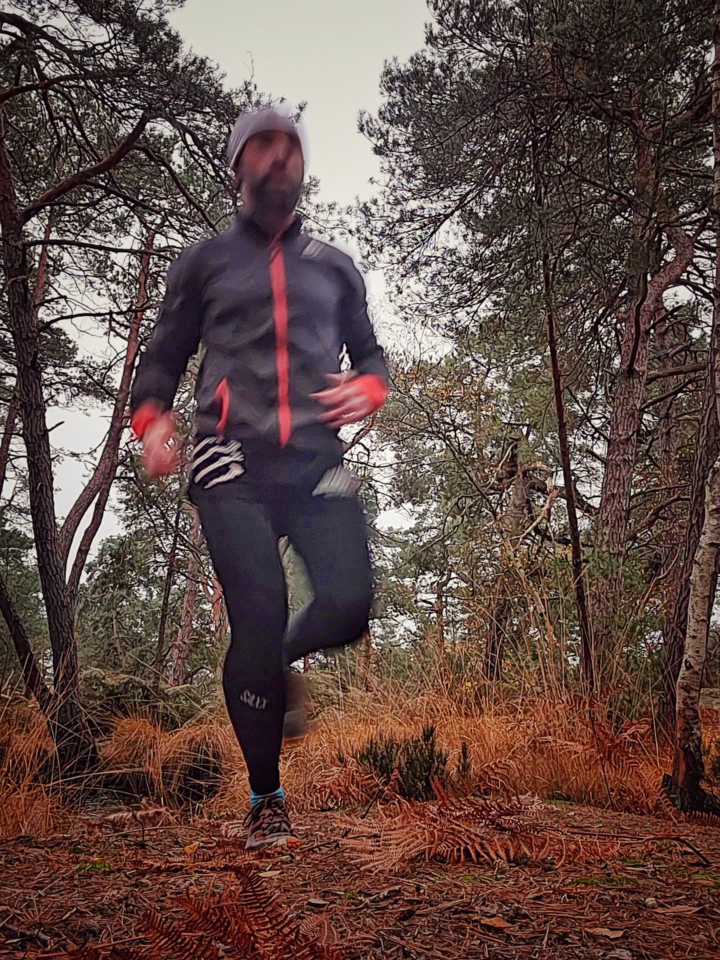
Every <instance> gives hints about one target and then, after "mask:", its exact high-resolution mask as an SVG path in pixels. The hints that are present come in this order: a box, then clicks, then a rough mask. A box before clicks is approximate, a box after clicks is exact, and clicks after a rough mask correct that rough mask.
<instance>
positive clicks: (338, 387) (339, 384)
mask: <svg viewBox="0 0 720 960" xmlns="http://www.w3.org/2000/svg"><path fill="white" fill-rule="evenodd" d="M363 379H364V378H363V377H358V376H357V374H356V373H353V372H352V371H349V372H347V373H329V374H328V382H329V383H330V384H331V386H330V387H328V389H327V390H321V391H320V393H313V394H312V396H313V397H314V398H315V399H316V400H318V401H319V402H320V403H322V404H323V406H325V407H327V410H326V411H325V412H324V413H323V414H322V415H321V417H320V419H321V420H325V421H326V423H329V424H330V426H331V427H344V426H345V425H346V424H348V423H358V422H359V421H360V420H364V419H365V418H366V417H369V416H370V414H371V413H375V411H376V410H377V408H378V404H377V401H376V399H375V398H373V397H372V396H371V395H370V394H369V392H368V390H367V388H366V386H365V385H364V384H363V383H362V381H363Z"/></svg>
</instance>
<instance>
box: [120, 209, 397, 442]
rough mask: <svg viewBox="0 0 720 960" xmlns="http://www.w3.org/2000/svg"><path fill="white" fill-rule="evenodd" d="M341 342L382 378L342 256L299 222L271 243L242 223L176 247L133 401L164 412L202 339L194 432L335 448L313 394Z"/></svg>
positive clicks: (361, 302)
mask: <svg viewBox="0 0 720 960" xmlns="http://www.w3.org/2000/svg"><path fill="white" fill-rule="evenodd" d="M343 345H345V346H346V347H347V350H348V354H349V357H350V361H351V364H352V367H353V369H354V370H355V371H356V372H357V373H358V374H372V375H373V376H375V377H378V378H380V380H381V381H382V382H383V383H384V384H387V379H388V372H387V366H386V363H385V359H384V356H383V351H382V348H381V347H380V346H379V345H378V343H377V340H376V339H375V334H374V333H373V329H372V325H371V323H370V320H369V318H368V314H367V305H366V301H365V286H364V284H363V280H362V277H361V276H360V274H359V273H358V271H357V270H356V268H355V266H354V264H353V262H352V260H351V258H350V257H348V256H346V255H345V254H344V253H341V252H340V251H339V250H336V249H335V248H334V247H332V246H330V245H329V244H327V243H323V242H322V241H320V240H315V239H314V238H312V237H310V236H308V235H307V234H305V233H302V232H301V229H300V221H299V220H297V221H296V222H295V223H294V224H293V225H292V226H291V227H290V228H289V229H288V230H287V231H286V232H285V233H284V234H283V236H282V237H281V238H280V239H279V240H276V241H274V242H273V243H269V242H268V240H267V238H266V237H265V235H264V234H263V233H262V231H261V230H260V228H259V227H258V226H257V225H256V224H255V223H254V222H253V221H252V220H251V219H247V218H244V217H238V218H237V219H236V220H235V222H234V223H233V225H232V227H231V228H230V229H229V230H227V231H226V232H224V233H222V234H220V235H218V236H216V237H213V238H212V239H210V240H205V241H203V242H201V243H198V244H195V245H194V246H192V247H189V248H188V249H187V250H185V251H184V252H183V253H182V254H181V255H180V256H179V257H178V259H177V261H176V262H175V263H174V264H173V265H172V266H171V268H170V270H169V273H168V279H167V289H166V293H165V299H164V302H163V305H162V308H161V310H160V315H159V317H158V321H157V325H156V327H155V330H154V332H153V335H152V338H151V340H150V344H149V346H148V348H147V350H146V351H145V353H144V355H143V356H142V358H141V361H140V365H139V368H138V371H137V375H136V377H135V382H134V384H133V389H132V394H131V401H130V406H131V409H132V411H137V410H138V409H139V408H140V407H142V406H143V404H146V403H148V402H154V403H155V404H156V405H157V406H158V407H159V408H160V409H161V410H167V409H169V408H170V407H171V406H172V404H173V400H174V397H175V391H176V389H177V385H178V381H179V379H180V377H181V376H182V374H183V372H184V370H185V367H186V365H187V362H188V360H189V358H190V357H191V356H192V355H193V354H194V353H195V351H196V350H197V349H198V346H202V348H203V350H204V355H203V356H202V360H201V365H200V371H199V374H198V378H197V384H196V389H195V396H196V399H197V414H196V426H197V432H198V434H201V435H210V434H214V433H223V434H224V435H226V436H228V437H233V438H237V439H240V440H244V439H251V438H252V439H255V438H257V439H262V440H270V441H273V442H275V443H279V444H280V446H286V445H287V444H288V443H290V444H292V445H293V446H299V447H303V448H309V449H318V448H322V447H327V446H328V444H335V445H336V444H337V431H336V430H333V429H331V428H330V427H328V426H327V425H326V424H324V423H323V422H322V421H321V420H320V419H319V415H320V414H321V413H322V412H323V409H324V408H323V407H322V405H321V404H320V403H318V401H317V400H315V399H313V398H312V396H311V394H312V393H316V392H318V391H320V390H323V389H325V388H326V387H327V386H328V382H327V374H329V373H338V372H339V370H340V355H341V353H342V348H343Z"/></svg>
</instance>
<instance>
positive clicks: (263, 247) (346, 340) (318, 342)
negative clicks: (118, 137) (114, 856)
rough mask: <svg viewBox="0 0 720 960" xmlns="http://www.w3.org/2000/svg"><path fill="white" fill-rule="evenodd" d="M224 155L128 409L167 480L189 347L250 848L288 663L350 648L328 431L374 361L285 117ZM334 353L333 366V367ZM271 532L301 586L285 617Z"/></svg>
mask: <svg viewBox="0 0 720 960" xmlns="http://www.w3.org/2000/svg"><path fill="white" fill-rule="evenodd" d="M228 163H229V167H230V170H231V171H232V176H233V183H234V185H235V187H236V189H238V190H239V192H240V196H241V200H242V205H241V209H240V213H239V215H238V216H237V218H236V220H235V222H234V223H233V225H232V226H231V227H230V229H229V230H227V231H226V232H225V233H222V234H220V235H218V236H215V237H212V238H211V239H209V240H205V241H203V242H201V243H197V244H195V245H193V246H192V247H190V248H188V249H187V250H185V251H184V252H183V253H182V254H181V255H180V256H179V257H178V259H177V261H176V262H175V263H174V264H173V265H172V266H171V268H170V271H169V273H168V278H167V288H166V293H165V299H164V302H163V305H162V308H161V310H160V314H159V317H158V320H157V324H156V327H155V330H154V331H153V335H152V338H151V340H150V344H149V346H148V348H147V350H146V351H145V353H144V355H143V357H142V359H141V361H140V366H139V369H138V372H137V376H136V378H135V382H134V385H133V390H132V397H131V412H132V425H133V429H134V431H135V434H136V436H137V437H139V438H140V439H142V443H143V448H144V449H143V452H144V466H145V469H146V471H147V473H148V474H149V475H150V476H151V477H160V476H164V475H167V474H168V473H169V472H171V471H172V470H173V469H174V468H175V466H176V458H177V455H176V446H175V443H174V420H173V414H172V405H173V401H174V397H175V392H176V389H177V385H178V382H179V380H180V377H181V376H182V374H183V372H184V370H185V367H186V365H187V362H188V360H189V358H190V357H191V356H192V355H193V354H194V353H195V352H196V351H197V349H198V347H201V348H202V350H203V356H202V362H201V365H200V371H199V373H198V377H197V384H196V390H195V395H196V401H197V413H196V424H195V425H196V435H195V442H194V448H193V456H192V462H191V466H190V471H189V480H190V486H189V496H190V498H191V500H192V501H193V503H195V505H196V506H197V508H198V511H199V514H200V519H201V522H202V527H203V531H204V533H205V538H206V540H207V544H208V549H209V551H210V556H211V558H212V562H213V565H214V567H215V570H216V573H217V576H218V579H219V580H220V583H221V584H222V587H223V591H224V594H225V602H226V605H227V610H228V616H229V620H230V631H231V642H230V647H229V650H228V652H227V656H226V659H225V665H224V671H223V689H224V693H225V701H226V704H227V709H228V713H229V715H230V721H231V723H232V725H233V728H234V730H235V733H236V735H237V738H238V741H239V743H240V747H241V749H242V752H243V755H244V757H245V761H246V764H247V768H248V774H249V779H250V788H251V810H250V813H249V815H248V828H249V835H248V840H247V847H248V848H249V849H254V848H259V847H263V846H268V845H273V844H286V843H287V841H288V838H289V837H291V836H292V830H291V827H290V822H289V819H288V815H287V811H286V807H285V794H284V792H283V789H282V787H281V785H280V775H279V768H278V764H279V757H280V748H281V744H282V739H283V720H284V716H285V711H286V700H287V696H286V689H287V677H288V667H289V665H290V664H291V663H293V662H294V661H296V660H298V659H299V658H301V657H303V656H305V655H307V654H310V653H313V652H315V651H317V650H319V649H328V648H333V647H341V646H344V645H346V644H348V643H352V642H353V641H354V640H356V639H357V638H358V637H360V636H361V634H362V633H363V630H364V629H365V627H366V624H367V620H368V615H369V611H370V605H371V602H372V576H371V568H370V560H369V555H368V548H367V541H366V532H365V522H364V517H363V512H362V509H361V506H360V503H359V500H358V498H357V495H356V493H357V489H356V488H357V483H356V481H355V480H354V478H353V476H352V474H350V473H349V472H348V471H346V470H345V468H344V467H343V466H342V454H343V446H342V442H341V441H340V439H339V437H338V429H339V428H340V427H341V426H344V425H346V424H349V423H357V422H358V421H360V420H362V419H364V418H365V417H368V416H369V415H371V414H372V413H374V412H375V411H376V410H378V409H379V408H380V407H381V406H382V404H383V403H384V402H385V398H386V396H387V383H388V373H387V367H386V363H385V359H384V356H383V351H382V349H381V348H380V346H379V345H378V343H377V341H376V339H375V335H374V333H373V329H372V325H371V323H370V320H369V318H368V314H367V306H366V300H365V288H364V284H363V281H362V278H361V277H360V274H359V273H358V271H357V270H356V269H355V267H354V265H353V263H352V260H351V259H350V257H348V256H346V255H345V254H343V253H341V252H339V251H338V250H336V249H335V248H334V247H332V246H330V245H328V244H326V243H323V242H321V241H319V240H316V239H314V238H312V237H311V236H309V235H308V234H306V233H304V232H303V231H302V229H301V222H300V218H299V217H298V216H297V215H296V213H295V207H296V206H297V203H298V201H299V198H300V193H301V188H302V183H303V179H304V167H305V161H304V156H303V147H302V143H301V139H300V137H299V135H298V129H297V126H296V125H295V124H294V123H293V122H292V121H291V120H290V119H289V118H287V117H284V116H282V115H280V114H278V113H277V112H276V111H274V110H269V109H268V110H262V111H258V112H253V113H246V114H243V115H241V116H240V117H239V119H238V121H237V123H236V124H235V128H234V129H233V132H232V135H231V137H230V141H229V144H228ZM343 348H346V350H347V354H348V357H349V360H350V363H351V369H350V370H349V371H346V372H344V373H341V372H340V357H341V354H342V352H343ZM283 536H287V537H288V538H289V540H290V542H291V543H292V545H293V547H294V548H295V550H296V551H297V552H298V554H299V555H300V556H301V557H302V559H303V561H304V563H305V566H306V568H307V572H308V575H309V578H310V582H311V584H312V587H313V591H314V599H313V600H312V602H311V603H310V604H308V606H306V607H305V608H304V609H303V610H301V611H300V612H299V613H298V614H297V615H295V616H294V617H293V618H291V620H290V622H289V624H288V608H287V593H286V584H285V576H284V571H283V566H282V562H281V558H280V553H279V550H278V539H279V538H280V537H283Z"/></svg>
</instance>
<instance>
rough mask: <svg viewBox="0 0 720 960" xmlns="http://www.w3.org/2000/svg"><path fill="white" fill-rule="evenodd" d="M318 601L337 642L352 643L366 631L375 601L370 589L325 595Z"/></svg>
mask: <svg viewBox="0 0 720 960" xmlns="http://www.w3.org/2000/svg"><path fill="white" fill-rule="evenodd" d="M317 599H318V602H319V603H320V604H321V605H322V609H323V612H324V613H325V616H326V617H327V621H328V626H329V629H330V631H331V632H332V633H333V634H334V635H335V638H336V642H338V643H352V641H353V640H357V639H358V637H360V636H361V635H362V633H363V632H364V631H365V628H366V627H367V625H368V619H369V617H370V609H371V607H372V601H373V597H372V590H371V589H370V588H369V587H368V588H367V589H355V590H352V591H349V592H348V591H345V592H344V593H343V594H342V595H337V594H334V595H332V596H330V595H328V594H325V595H324V596H321V597H319V598H317Z"/></svg>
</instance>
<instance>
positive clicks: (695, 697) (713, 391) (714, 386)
mask: <svg viewBox="0 0 720 960" xmlns="http://www.w3.org/2000/svg"><path fill="white" fill-rule="evenodd" d="M714 15H715V16H714V25H713V43H714V48H715V50H714V52H715V57H714V60H713V65H712V87H713V90H712V108H713V155H714V156H713V159H714V169H713V213H714V219H715V224H714V226H715V287H714V291H713V332H714V333H715V332H716V330H717V325H718V317H720V0H716V2H715V10H714ZM714 347H715V343H714V338H713V344H712V346H711V357H712V356H713V355H714ZM718 374H720V370H718V369H717V367H716V366H715V363H714V362H711V363H709V364H708V383H707V384H706V390H705V395H706V397H707V399H708V401H712V400H714V403H712V402H708V404H707V406H708V408H709V416H710V417H711V418H713V420H714V423H715V427H716V429H717V426H718V423H720V389H719V388H720V381H719V380H718ZM719 553H720V456H718V457H717V459H716V460H715V462H714V463H713V466H712V468H711V470H710V472H709V475H708V479H707V483H706V485H705V511H704V519H703V524H702V531H701V533H700V538H699V542H698V546H697V550H696V551H695V555H694V557H693V564H692V573H691V575H690V590H689V598H688V607H687V609H688V613H687V633H686V636H685V648H684V652H683V656H682V662H681V664H680V670H679V673H678V678H677V694H676V722H675V754H674V758H673V772H672V788H673V790H674V791H675V792H676V794H677V796H678V800H679V805H680V807H681V809H690V810H702V809H705V807H706V805H707V799H708V798H707V797H706V794H705V791H704V790H703V788H702V779H703V777H704V776H705V766H704V763H703V756H702V730H701V727H700V710H699V704H700V686H701V683H702V676H703V671H704V669H705V657H706V654H707V641H708V631H709V628H710V618H711V616H712V609H713V605H714V602H715V588H716V584H717V566H718V554H719Z"/></svg>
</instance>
